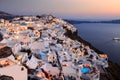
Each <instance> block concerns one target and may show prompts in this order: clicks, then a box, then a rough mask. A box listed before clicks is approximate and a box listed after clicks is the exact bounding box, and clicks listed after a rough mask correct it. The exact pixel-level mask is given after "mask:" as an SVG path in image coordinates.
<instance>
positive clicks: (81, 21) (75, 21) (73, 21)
mask: <svg viewBox="0 0 120 80" xmlns="http://www.w3.org/2000/svg"><path fill="white" fill-rule="evenodd" d="M64 20H65V21H67V22H69V23H71V24H81V23H114V24H120V19H118V20H109V21H85V20H84V21H83V20H68V19H64Z"/></svg>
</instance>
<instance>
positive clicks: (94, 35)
mask: <svg viewBox="0 0 120 80" xmlns="http://www.w3.org/2000/svg"><path fill="white" fill-rule="evenodd" d="M73 25H74V26H75V27H76V28H77V30H78V35H79V36H81V37H82V38H83V39H84V40H86V41H88V42H89V43H91V44H92V45H93V46H94V47H96V48H97V49H99V50H101V51H103V52H104V53H105V54H107V55H108V57H109V60H110V61H112V62H114V63H117V64H120V41H117V40H113V38H115V37H118V38H120V24H112V23H109V24H108V23H80V24H73Z"/></svg>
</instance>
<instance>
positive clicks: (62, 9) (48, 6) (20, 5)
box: [0, 0, 120, 19]
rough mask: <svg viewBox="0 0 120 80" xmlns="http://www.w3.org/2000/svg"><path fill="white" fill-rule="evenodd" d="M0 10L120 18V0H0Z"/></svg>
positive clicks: (68, 16)
mask: <svg viewBox="0 0 120 80" xmlns="http://www.w3.org/2000/svg"><path fill="white" fill-rule="evenodd" d="M0 10H1V11H5V12H8V13H12V14H19V15H22V14H24V15H37V14H53V15H55V16H58V17H61V18H80V19H99V18H100V19H105V18H106V19H108V18H120V0H0Z"/></svg>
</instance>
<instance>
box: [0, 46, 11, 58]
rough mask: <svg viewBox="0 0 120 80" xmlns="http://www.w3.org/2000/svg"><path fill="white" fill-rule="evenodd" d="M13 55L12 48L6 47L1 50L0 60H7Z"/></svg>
mask: <svg viewBox="0 0 120 80" xmlns="http://www.w3.org/2000/svg"><path fill="white" fill-rule="evenodd" d="M11 54H12V49H11V48H10V47H4V48H2V49H0V58H6V57H8V56H10V55H11Z"/></svg>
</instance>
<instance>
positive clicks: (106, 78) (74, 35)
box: [65, 28, 120, 80]
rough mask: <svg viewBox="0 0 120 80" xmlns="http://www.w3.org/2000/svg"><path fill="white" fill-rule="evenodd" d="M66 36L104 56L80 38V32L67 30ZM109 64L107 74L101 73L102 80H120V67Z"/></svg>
mask: <svg viewBox="0 0 120 80" xmlns="http://www.w3.org/2000/svg"><path fill="white" fill-rule="evenodd" d="M65 35H66V36H67V37H69V38H71V39H73V40H77V41H79V42H81V43H83V44H84V45H87V46H89V47H90V48H91V49H93V50H94V51H95V52H97V53H98V54H104V52H102V51H100V50H98V49H96V48H95V47H94V46H92V45H91V44H90V43H89V42H87V41H85V40H84V39H82V38H81V37H80V36H78V32H77V31H76V32H72V31H71V30H68V29H67V28H66V33H65ZM108 63H109V67H108V68H106V69H105V70H104V71H105V73H104V74H103V73H101V76H100V77H101V78H100V80H120V76H119V74H120V66H119V65H118V64H115V63H112V62H111V61H108Z"/></svg>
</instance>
